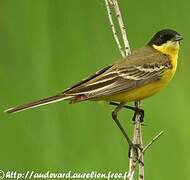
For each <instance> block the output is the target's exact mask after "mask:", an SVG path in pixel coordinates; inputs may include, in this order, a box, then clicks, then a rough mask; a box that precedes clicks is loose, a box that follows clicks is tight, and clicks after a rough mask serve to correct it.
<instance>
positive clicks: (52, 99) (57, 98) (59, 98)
mask: <svg viewBox="0 0 190 180" xmlns="http://www.w3.org/2000/svg"><path fill="white" fill-rule="evenodd" d="M71 98H72V97H71V96H65V95H64V94H58V95H55V96H51V97H48V98H45V99H40V100H37V101H33V102H30V103H26V104H23V105H19V106H16V107H13V108H9V109H7V110H5V111H4V112H6V113H16V112H20V111H24V110H26V109H31V108H35V107H38V106H43V105H46V104H51V103H54V102H59V101H63V100H67V99H71Z"/></svg>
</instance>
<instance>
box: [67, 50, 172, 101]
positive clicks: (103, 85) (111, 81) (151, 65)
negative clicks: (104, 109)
mask: <svg viewBox="0 0 190 180" xmlns="http://www.w3.org/2000/svg"><path fill="white" fill-rule="evenodd" d="M142 58H143V59H142ZM134 59H135V58H132V60H134ZM132 60H131V61H132ZM131 61H130V59H129V62H127V60H126V61H123V62H121V63H117V64H115V65H113V66H112V67H110V68H109V69H108V70H106V71H104V72H103V73H100V74H99V75H98V76H95V77H94V78H91V79H90V80H89V81H85V83H80V85H79V86H76V87H74V88H72V89H70V90H68V91H67V92H65V95H70V96H73V99H72V102H77V101H82V100H87V99H96V98H98V99H99V98H101V97H107V96H112V95H115V94H118V93H122V92H127V91H129V90H132V89H135V88H138V87H141V86H143V85H146V84H148V83H151V82H154V81H157V80H159V79H160V78H161V77H162V75H163V73H164V72H165V71H166V70H167V69H170V68H172V65H171V63H170V60H169V58H168V57H167V56H165V55H162V54H160V53H157V52H156V53H152V54H148V55H147V56H145V57H139V58H137V59H136V60H135V61H136V62H135V63H131Z"/></svg>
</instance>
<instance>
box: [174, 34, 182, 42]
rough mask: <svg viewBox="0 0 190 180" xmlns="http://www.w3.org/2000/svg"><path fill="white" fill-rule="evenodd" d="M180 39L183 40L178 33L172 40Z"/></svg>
mask: <svg viewBox="0 0 190 180" xmlns="http://www.w3.org/2000/svg"><path fill="white" fill-rule="evenodd" d="M181 40H183V37H182V36H181V35H179V34H177V35H176V36H175V38H174V41H181Z"/></svg>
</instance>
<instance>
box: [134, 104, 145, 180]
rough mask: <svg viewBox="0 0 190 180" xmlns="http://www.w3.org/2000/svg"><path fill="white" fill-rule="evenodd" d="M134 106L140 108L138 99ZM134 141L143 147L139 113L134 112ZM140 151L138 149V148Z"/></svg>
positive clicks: (141, 166) (141, 162)
mask: <svg viewBox="0 0 190 180" xmlns="http://www.w3.org/2000/svg"><path fill="white" fill-rule="evenodd" d="M135 106H136V108H137V109H140V101H137V102H135ZM134 143H135V144H138V145H139V146H140V147H141V148H143V141H142V127H141V115H140V114H136V117H135V130H134ZM139 153H140V150H139ZM138 178H139V180H143V179H144V154H143V153H142V154H141V157H140V158H139V175H138Z"/></svg>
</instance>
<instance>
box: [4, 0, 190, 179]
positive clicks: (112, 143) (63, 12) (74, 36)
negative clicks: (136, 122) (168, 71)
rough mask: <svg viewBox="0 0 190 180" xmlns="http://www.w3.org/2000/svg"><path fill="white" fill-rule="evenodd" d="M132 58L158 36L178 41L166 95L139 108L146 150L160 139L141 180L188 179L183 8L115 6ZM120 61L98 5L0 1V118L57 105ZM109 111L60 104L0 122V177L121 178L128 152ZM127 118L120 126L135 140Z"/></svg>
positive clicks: (97, 0)
mask: <svg viewBox="0 0 190 180" xmlns="http://www.w3.org/2000/svg"><path fill="white" fill-rule="evenodd" d="M120 5H121V6H122V13H123V17H124V19H125V24H126V25H127V31H128V36H129V41H130V45H131V48H132V49H137V48H139V47H141V46H143V45H144V44H145V43H146V42H147V41H148V40H149V39H150V37H151V36H152V35H153V34H154V33H155V32H156V31H158V30H160V29H162V28H168V27H169V28H173V29H176V30H177V31H178V32H180V33H181V34H182V35H183V36H184V41H183V43H182V44H181V52H180V58H179V66H178V71H177V74H176V76H175V78H174V79H173V81H172V83H171V84H170V85H169V86H168V87H167V88H166V89H165V91H163V92H161V93H160V94H158V95H156V96H155V97H153V98H150V99H147V100H144V101H143V108H144V109H145V113H146V117H145V123H146V124H148V126H144V127H143V135H144V143H145V144H146V143H148V142H149V140H150V139H151V138H153V137H154V136H155V135H156V134H157V133H158V132H159V131H160V130H164V132H165V134H164V135H163V136H162V137H161V138H160V139H159V140H158V141H157V142H156V143H155V144H154V145H152V146H151V149H149V151H148V152H147V154H146V155H145V176H146V179H147V180H153V179H161V180H162V179H173V180H175V179H176V180H177V179H190V171H189V161H190V155H189V152H190V143H189V139H190V130H189V129H190V128H189V127H190V118H189V107H190V105H189V100H190V81H189V76H190V71H189V67H190V64H189V62H190V61H189V53H188V48H189V46H190V33H189V27H190V26H189V25H190V23H189V5H190V2H189V1H188V0H184V1H180V2H179V1H177V0H167V1H165V0H160V1H159V2H158V1H151V0H145V1H137V0H128V1H126V0H120ZM118 58H120V54H119V52H118V50H117V48H116V46H115V42H114V40H113V36H112V33H111V30H110V26H109V23H108V18H107V13H106V9H105V6H104V1H103V0H91V1H89V0H75V1H74V0H73V1H66V0H0V59H1V60H0V82H1V97H0V99H1V103H0V110H1V112H2V111H3V110H4V109H6V108H7V107H10V106H13V105H17V104H20V103H23V102H28V101H31V100H34V99H38V98H41V97H46V96H49V95H54V94H56V93H57V92H61V91H62V90H63V89H64V88H66V87H68V86H70V85H72V84H73V83H75V82H77V81H79V80H81V79H82V78H84V77H86V76H88V75H89V74H91V73H93V72H95V71H96V70H98V69H99V68H101V67H103V66H105V65H107V64H110V63H112V62H113V61H115V60H117V59H118ZM112 110H113V107H110V106H107V105H105V104H102V103H98V104H97V103H91V102H85V103H79V104H76V105H68V104H67V102H62V103H57V104H53V105H49V106H44V107H41V108H37V109H32V110H28V111H25V112H22V113H18V114H14V115H5V114H3V113H1V114H0V119H1V121H0V141H1V143H0V144H1V145H0V169H2V170H18V171H25V170H36V171H46V170H50V171H67V170H71V171H76V172H79V171H82V172H84V171H100V172H108V171H113V172H123V171H126V170H128V157H127V156H128V146H127V144H126V143H125V140H124V138H123V136H122V134H121V133H120V132H119V130H118V128H117V127H116V126H115V124H114V123H113V121H112V119H111V115H110V114H111V111H112ZM131 117H132V112H130V111H127V110H123V111H122V112H121V113H120V119H122V123H123V124H124V125H125V127H126V128H127V130H128V132H129V133H130V136H132V130H133V124H132V121H131Z"/></svg>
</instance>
